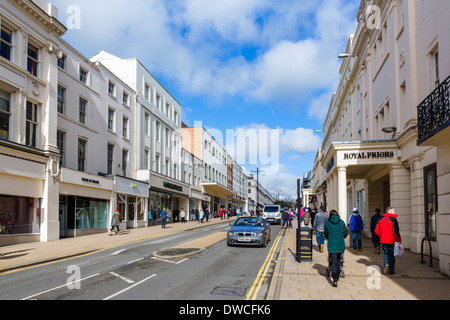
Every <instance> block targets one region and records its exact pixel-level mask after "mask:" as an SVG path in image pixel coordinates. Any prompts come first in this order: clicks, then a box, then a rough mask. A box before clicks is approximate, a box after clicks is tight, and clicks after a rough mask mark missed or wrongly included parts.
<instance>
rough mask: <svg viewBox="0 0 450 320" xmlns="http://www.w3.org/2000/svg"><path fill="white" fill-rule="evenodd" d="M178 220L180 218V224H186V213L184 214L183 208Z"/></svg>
mask: <svg viewBox="0 0 450 320" xmlns="http://www.w3.org/2000/svg"><path fill="white" fill-rule="evenodd" d="M180 218H181V223H185V222H186V212H184V209H183V208H181V212H180Z"/></svg>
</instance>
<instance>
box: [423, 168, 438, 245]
mask: <svg viewBox="0 0 450 320" xmlns="http://www.w3.org/2000/svg"><path fill="white" fill-rule="evenodd" d="M436 177H437V175H436V164H432V165H430V166H428V167H425V168H424V179H425V183H424V185H425V235H426V236H427V237H428V238H429V239H430V240H433V241H435V240H436V213H437V211H438V201H437V179H436Z"/></svg>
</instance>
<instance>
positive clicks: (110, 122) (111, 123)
mask: <svg viewBox="0 0 450 320" xmlns="http://www.w3.org/2000/svg"><path fill="white" fill-rule="evenodd" d="M114 114H115V111H114V110H113V109H111V108H108V130H110V131H114Z"/></svg>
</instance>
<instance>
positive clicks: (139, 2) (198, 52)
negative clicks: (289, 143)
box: [54, 0, 357, 108]
mask: <svg viewBox="0 0 450 320" xmlns="http://www.w3.org/2000/svg"><path fill="white" fill-rule="evenodd" d="M54 3H55V5H56V6H57V7H58V8H59V9H60V16H61V19H63V20H62V22H63V23H64V18H65V10H66V8H67V6H68V5H69V4H68V1H65V0H54ZM76 5H77V6H79V7H80V8H81V18H82V28H81V30H69V31H68V37H69V38H70V39H76V41H75V42H76V44H77V45H76V47H77V49H80V51H81V52H82V53H84V54H86V55H88V57H89V56H90V55H94V54H96V53H97V52H99V51H100V50H106V51H110V52H112V53H114V54H116V55H118V56H120V57H123V58H130V57H138V58H139V59H140V60H142V61H143V63H144V64H145V65H146V66H147V67H148V68H149V69H150V70H151V71H152V72H153V73H155V74H163V75H164V77H165V78H166V79H171V80H174V81H175V82H176V83H177V86H178V87H179V88H182V89H184V91H182V93H183V94H193V95H202V96H209V97H211V98H214V99H220V98H221V97H223V96H231V95H238V96H240V97H241V98H245V99H249V98H253V99H255V100H256V101H257V102H262V101H270V102H277V103H281V104H282V105H284V106H286V107H295V108H297V107H298V106H299V105H300V104H302V102H303V103H304V102H305V101H308V100H310V99H314V94H315V93H316V92H317V91H321V92H323V91H324V90H329V91H331V89H330V88H331V86H333V85H334V84H335V82H336V78H338V75H337V72H336V71H337V69H338V66H339V61H338V60H337V58H336V57H337V54H338V53H339V51H338V50H339V48H342V47H345V43H346V39H347V37H348V35H349V33H350V32H352V31H353V30H354V25H355V23H354V20H355V19H354V14H355V10H356V9H357V4H355V2H354V1H346V0H320V1H314V2H312V1H306V0H284V1H270V0H246V1H241V0H227V1H209V0H187V1H182V0H170V1H163V0H130V1H126V2H125V1H122V0H110V1H91V0H79V1H77V4H76ZM304 34H308V36H306V37H305V35H304ZM69 42H70V41H69ZM242 46H244V47H245V46H249V47H253V48H254V50H256V56H255V57H254V58H251V59H250V60H249V59H246V58H244V57H243V56H242V55H241V53H240V48H241V47H242ZM258 48H259V49H258ZM225 57H226V58H225ZM330 99H331V97H330ZM312 105H313V106H314V103H313V104H312Z"/></svg>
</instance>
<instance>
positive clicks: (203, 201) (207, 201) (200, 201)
mask: <svg viewBox="0 0 450 320" xmlns="http://www.w3.org/2000/svg"><path fill="white" fill-rule="evenodd" d="M195 209H198V210H200V209H203V210H205V209H208V210H209V212H210V214H211V217H214V212H213V211H212V210H211V197H210V196H207V195H204V194H203V193H201V192H200V191H197V190H194V189H191V197H190V207H189V212H190V213H191V212H192V210H195Z"/></svg>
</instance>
